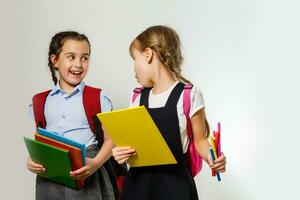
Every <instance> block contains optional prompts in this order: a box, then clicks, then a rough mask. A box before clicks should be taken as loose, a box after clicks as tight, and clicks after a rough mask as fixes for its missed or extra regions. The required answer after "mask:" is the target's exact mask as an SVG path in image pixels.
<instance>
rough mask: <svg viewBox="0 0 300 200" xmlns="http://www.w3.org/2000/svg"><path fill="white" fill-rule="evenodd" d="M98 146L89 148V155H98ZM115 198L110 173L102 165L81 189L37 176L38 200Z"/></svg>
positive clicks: (109, 199)
mask: <svg viewBox="0 0 300 200" xmlns="http://www.w3.org/2000/svg"><path fill="white" fill-rule="evenodd" d="M98 151H99V149H98V148H97V146H92V147H88V148H87V152H86V154H87V157H89V158H93V157H95V156H96V155H97V153H98ZM64 199H66V200H67V199H70V200H115V196H114V191H113V187H112V184H111V182H110V179H109V175H108V173H107V171H106V169H105V168H104V167H101V168H100V169H99V170H98V171H97V172H95V173H94V174H93V175H92V176H90V177H88V178H87V179H86V180H85V185H84V187H83V188H82V189H80V190H75V189H72V188H69V187H65V186H64V185H61V184H58V183H55V182H52V181H49V180H48V179H45V178H43V177H41V176H37V177H36V200H64Z"/></svg>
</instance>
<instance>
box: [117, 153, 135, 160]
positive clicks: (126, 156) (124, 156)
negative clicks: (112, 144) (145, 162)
mask: <svg viewBox="0 0 300 200" xmlns="http://www.w3.org/2000/svg"><path fill="white" fill-rule="evenodd" d="M131 156H133V154H128V155H122V156H116V157H115V160H116V161H121V160H124V159H127V160H128V159H129V158H130V157H131Z"/></svg>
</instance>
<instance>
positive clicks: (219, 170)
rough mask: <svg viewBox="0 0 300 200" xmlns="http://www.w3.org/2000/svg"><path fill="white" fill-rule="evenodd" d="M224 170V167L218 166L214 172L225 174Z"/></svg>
mask: <svg viewBox="0 0 300 200" xmlns="http://www.w3.org/2000/svg"><path fill="white" fill-rule="evenodd" d="M225 169H226V167H225V166H220V167H218V168H216V169H215V170H216V171H217V172H219V173H223V172H225Z"/></svg>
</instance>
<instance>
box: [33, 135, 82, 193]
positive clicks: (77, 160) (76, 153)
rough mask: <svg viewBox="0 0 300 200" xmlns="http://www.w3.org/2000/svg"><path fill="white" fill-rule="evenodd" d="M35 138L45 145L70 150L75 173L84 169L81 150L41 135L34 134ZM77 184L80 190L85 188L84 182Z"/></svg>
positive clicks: (80, 181)
mask: <svg viewBox="0 0 300 200" xmlns="http://www.w3.org/2000/svg"><path fill="white" fill-rule="evenodd" d="M34 138H35V140H36V141H39V142H42V143H44V144H48V145H51V146H54V147H57V148H60V149H64V150H69V156H70V159H71V165H72V170H73V171H74V170H77V169H79V168H81V167H83V164H82V157H81V150H80V149H79V148H77V147H73V146H71V145H68V144H65V143H62V142H59V141H56V140H53V139H51V138H48V137H45V136H42V135H40V134H34ZM76 182H77V185H78V188H79V189H80V188H82V187H83V186H84V180H76Z"/></svg>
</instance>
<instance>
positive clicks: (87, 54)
mask: <svg viewBox="0 0 300 200" xmlns="http://www.w3.org/2000/svg"><path fill="white" fill-rule="evenodd" d="M73 54H76V53H74V52H67V53H65V55H73ZM82 56H90V54H89V53H84V54H82Z"/></svg>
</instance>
